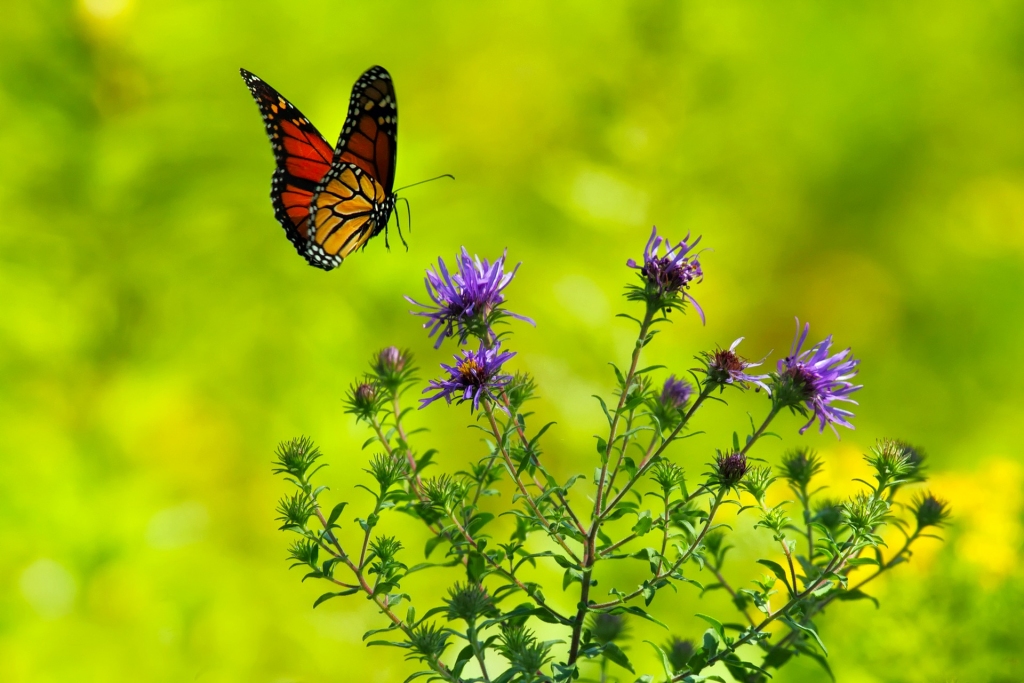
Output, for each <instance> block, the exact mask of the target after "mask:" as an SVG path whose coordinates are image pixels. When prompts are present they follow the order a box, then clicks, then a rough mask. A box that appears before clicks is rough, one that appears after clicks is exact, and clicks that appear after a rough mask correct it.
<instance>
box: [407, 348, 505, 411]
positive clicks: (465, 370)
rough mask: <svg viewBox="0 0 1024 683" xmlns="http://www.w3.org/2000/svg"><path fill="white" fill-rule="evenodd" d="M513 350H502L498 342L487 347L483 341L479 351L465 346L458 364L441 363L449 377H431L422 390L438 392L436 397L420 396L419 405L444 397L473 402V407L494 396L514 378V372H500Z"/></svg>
mask: <svg viewBox="0 0 1024 683" xmlns="http://www.w3.org/2000/svg"><path fill="white" fill-rule="evenodd" d="M514 355H516V354H515V353H513V352H511V351H504V352H502V351H501V349H500V348H499V345H498V344H495V345H494V347H493V348H490V349H489V348H487V347H486V346H484V344H483V342H480V348H479V349H478V350H476V351H470V350H469V349H464V350H463V351H462V356H461V357H460V356H455V365H445V364H444V363H442V364H441V368H442V369H444V371H445V372H446V373H448V376H447V377H445V378H443V379H432V380H430V386H428V387H427V388H426V389H424V390H423V393H427V392H428V391H434V392H436V393H435V394H434V395H433V396H428V397H427V398H424V399H420V408H423V407H425V406H426V405H427V404H429V403H433V402H434V401H436V400H437V399H439V398H443V399H444V400H446V401H447V402H448V403H451V402H452V398H455V399H456V400H457V401H458V402H459V403H463V402H464V401H472V402H473V410H477V409H478V408H479V407H480V400H481V399H483V398H489V399H492V400H493V399H494V398H495V397H494V392H495V391H497V390H499V389H501V388H502V387H504V386H505V385H506V384H508V383H509V382H511V381H512V376H511V375H502V374H499V373H500V371H501V366H502V364H503V363H504V362H505V361H507V360H508V359H509V358H511V357H512V356H514Z"/></svg>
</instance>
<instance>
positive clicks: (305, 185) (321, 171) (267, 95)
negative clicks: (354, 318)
mask: <svg viewBox="0 0 1024 683" xmlns="http://www.w3.org/2000/svg"><path fill="white" fill-rule="evenodd" d="M241 73H242V78H243V79H244V80H245V84H246V85H247V86H248V87H249V91H250V92H251V93H252V96H253V98H254V99H255V100H256V104H258V105H259V108H260V113H261V114H262V115H263V122H264V124H265V125H266V129H267V136H268V137H269V138H270V144H271V146H272V147H273V149H274V159H275V160H276V162H277V169H276V170H275V171H274V176H273V179H272V181H271V186H270V198H271V200H272V201H273V204H274V216H275V217H276V218H277V220H278V222H280V223H281V225H282V227H284V230H285V234H286V235H287V236H288V240H289V241H290V242H291V243H292V244H293V245H294V246H295V249H296V251H298V252H299V254H301V255H302V256H306V247H307V245H308V242H309V215H310V214H309V207H310V203H311V201H312V199H313V194H314V193H315V192H316V188H317V186H318V185H319V183H320V181H321V180H322V179H323V177H324V176H325V175H327V172H328V171H329V170H330V169H331V161H332V158H333V156H334V155H333V150H332V149H331V147H330V145H329V144H328V143H327V141H326V140H324V137H323V136H322V135H320V132H319V131H318V130H317V129H316V127H315V126H314V125H313V124H312V123H310V121H309V119H307V118H306V117H305V116H303V114H302V112H301V111H299V110H298V108H297V107H295V105H293V104H292V103H291V102H289V101H288V100H286V99H285V98H284V97H282V96H281V94H280V93H278V92H277V91H276V90H274V89H273V88H272V87H270V86H269V85H268V84H267V83H265V82H264V81H262V80H261V79H260V78H259V77H257V76H256V75H255V74H252V73H250V72H248V71H246V70H245V69H241ZM307 260H308V257H307Z"/></svg>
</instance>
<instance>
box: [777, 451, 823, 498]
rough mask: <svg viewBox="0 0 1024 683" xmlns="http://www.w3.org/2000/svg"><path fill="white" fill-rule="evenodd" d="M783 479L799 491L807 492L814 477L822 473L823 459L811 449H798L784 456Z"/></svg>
mask: <svg viewBox="0 0 1024 683" xmlns="http://www.w3.org/2000/svg"><path fill="white" fill-rule="evenodd" d="M780 469H781V470H782V477H783V478H784V479H785V480H786V481H788V482H789V483H790V484H792V486H793V488H794V489H795V490H797V491H806V490H807V487H808V485H809V484H810V483H811V479H812V478H813V477H814V475H816V474H818V473H819V472H821V458H820V457H819V456H818V454H817V453H815V452H814V451H813V450H811V449H810V448H798V449H796V450H794V451H790V452H789V453H787V454H786V455H784V456H782V465H781V467H780Z"/></svg>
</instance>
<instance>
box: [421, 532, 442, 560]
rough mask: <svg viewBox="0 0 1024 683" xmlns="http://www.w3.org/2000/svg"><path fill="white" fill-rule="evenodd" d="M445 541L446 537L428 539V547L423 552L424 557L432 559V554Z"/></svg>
mask: <svg viewBox="0 0 1024 683" xmlns="http://www.w3.org/2000/svg"><path fill="white" fill-rule="evenodd" d="M444 540H446V539H445V537H444V536H434V537H433V538H429V539H427V546H426V548H425V549H424V550H423V556H424V557H430V553H432V552H434V549H435V548H436V547H437V546H438V545H439V544H440V543H441V541H444Z"/></svg>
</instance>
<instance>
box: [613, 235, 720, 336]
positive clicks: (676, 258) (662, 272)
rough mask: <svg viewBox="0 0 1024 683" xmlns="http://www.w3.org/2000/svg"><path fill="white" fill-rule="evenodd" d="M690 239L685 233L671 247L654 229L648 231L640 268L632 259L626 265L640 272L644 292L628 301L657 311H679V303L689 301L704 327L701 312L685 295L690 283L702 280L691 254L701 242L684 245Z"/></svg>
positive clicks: (696, 241) (698, 267) (702, 274)
mask: <svg viewBox="0 0 1024 683" xmlns="http://www.w3.org/2000/svg"><path fill="white" fill-rule="evenodd" d="M689 239H690V235H689V233H687V235H686V237H685V238H684V239H683V241H682V242H679V243H678V244H676V245H675V246H672V244H671V242H670V241H669V240H668V239H667V238H665V237H662V236H660V235H659V234H658V228H657V226H655V227H654V229H652V230H651V237H650V239H648V240H647V246H646V247H645V248H644V263H643V265H639V264H637V262H636V261H635V260H633V259H629V260H628V261H626V265H627V266H629V267H630V268H636V269H638V270H639V271H640V277H641V279H643V281H644V283H645V285H646V286H645V287H644V289H643V290H638V291H637V296H635V297H631V298H642V299H645V300H647V301H648V302H649V303H651V304H652V305H654V306H655V307H656V308H673V307H674V308H681V306H680V304H681V303H682V301H681V300H689V301H690V303H692V304H693V307H694V308H696V309H697V314H698V315H700V320H701V322H702V323H703V322H704V311H703V309H701V307H700V304H698V303H697V300H696V299H694V298H693V297H692V296H690V294H689V293H688V292H687V291H686V290H687V289H689V287H690V283H691V282H693V281H694V280H696V281H697V282H700V281H701V280H703V279H704V271H703V270H701V267H700V261H699V260H698V259H697V255H696V254H691V252H692V251H693V249H694V247H696V246H697V244H698V243H699V242H700V237H698V238H697V239H696V240H694V241H693V243H692V244H688V243H687V240H689ZM661 252H663V253H661Z"/></svg>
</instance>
